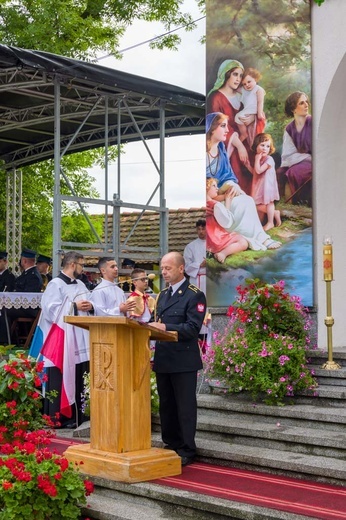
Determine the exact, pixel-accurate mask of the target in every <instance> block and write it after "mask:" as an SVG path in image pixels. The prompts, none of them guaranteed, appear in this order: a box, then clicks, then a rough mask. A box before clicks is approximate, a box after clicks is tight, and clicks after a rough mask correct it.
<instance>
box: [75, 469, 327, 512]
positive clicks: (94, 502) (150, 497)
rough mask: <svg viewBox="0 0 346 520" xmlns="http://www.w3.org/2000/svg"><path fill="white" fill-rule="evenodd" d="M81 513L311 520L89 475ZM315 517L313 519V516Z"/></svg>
mask: <svg viewBox="0 0 346 520" xmlns="http://www.w3.org/2000/svg"><path fill="white" fill-rule="evenodd" d="M93 481H94V482H95V484H96V486H95V492H94V493H93V494H92V495H91V496H90V497H89V499H88V507H84V508H83V514H84V515H86V516H88V517H89V518H92V519H97V520H159V519H161V520H163V519H165V520H185V519H189V518H193V520H222V519H224V520H226V519H227V520H314V518H313V517H311V516H309V517H307V516H305V515H297V514H293V513H287V512H284V511H276V510H275V509H268V508H265V507H259V506H253V505H250V504H244V503H241V502H236V501H231V500H224V499H222V498H215V497H209V496H207V495H202V494H198V493H192V492H187V491H182V490H178V489H175V488H168V487H163V486H159V485H158V484H155V483H151V482H142V483H139V484H124V483H121V482H112V481H105V480H103V479H99V478H93ZM315 520H317V519H315Z"/></svg>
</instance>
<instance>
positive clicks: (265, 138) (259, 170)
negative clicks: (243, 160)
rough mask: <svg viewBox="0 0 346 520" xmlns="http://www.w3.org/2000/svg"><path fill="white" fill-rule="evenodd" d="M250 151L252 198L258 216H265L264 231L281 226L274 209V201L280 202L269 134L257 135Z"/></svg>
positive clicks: (278, 215) (277, 212)
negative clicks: (251, 158) (252, 153)
mask: <svg viewBox="0 0 346 520" xmlns="http://www.w3.org/2000/svg"><path fill="white" fill-rule="evenodd" d="M252 150H253V151H254V152H255V153H256V156H255V163H254V167H253V170H252V174H253V179H252V190H251V196H252V197H253V199H254V201H255V204H256V207H257V211H258V214H259V216H260V215H261V214H263V213H266V214H267V223H266V225H265V226H263V229H264V230H265V231H268V230H269V229H272V228H273V227H274V226H275V225H277V226H280V225H281V218H280V211H279V210H277V209H275V203H274V201H275V200H280V196H279V188H278V182H277V178H276V171H275V163H274V159H273V158H272V157H271V154H272V153H274V152H275V148H274V143H273V139H272V136H271V135H270V134H264V133H263V134H257V135H256V137H255V139H254V142H253V146H252Z"/></svg>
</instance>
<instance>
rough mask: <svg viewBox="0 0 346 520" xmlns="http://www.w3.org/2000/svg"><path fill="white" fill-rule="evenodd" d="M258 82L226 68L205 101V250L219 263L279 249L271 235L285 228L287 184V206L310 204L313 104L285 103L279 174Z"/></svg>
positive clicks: (296, 99)
mask: <svg viewBox="0 0 346 520" xmlns="http://www.w3.org/2000/svg"><path fill="white" fill-rule="evenodd" d="M260 78H261V74H260V72H259V71H258V70H256V69H254V68H247V69H244V67H243V65H242V63H240V62H239V61H237V60H233V59H229V60H224V61H223V62H222V63H221V64H220V66H219V69H218V73H217V78H216V80H215V83H214V86H213V88H212V89H211V90H210V91H209V93H208V96H207V116H206V154H207V155H206V178H207V227H206V229H207V250H208V251H209V252H210V253H211V254H212V255H213V256H214V258H215V259H216V260H217V261H218V262H221V263H224V261H225V259H226V258H227V256H229V255H231V254H233V253H234V252H240V251H244V250H246V249H248V248H250V249H253V250H259V249H262V250H266V249H278V248H279V247H280V246H281V243H280V242H279V241H277V240H273V239H272V238H271V237H270V236H269V234H268V231H269V230H271V229H273V228H274V227H275V226H280V225H281V215H280V211H279V210H278V209H277V208H276V202H277V201H279V200H280V192H281V195H282V194H283V191H285V185H286V184H287V185H288V187H289V196H288V198H287V199H286V200H292V201H293V202H302V201H304V202H307V203H308V204H311V182H310V181H311V179H312V167H311V144H312V143H311V141H312V124H311V123H312V122H311V116H310V115H309V99H308V97H307V95H306V94H305V93H304V92H299V91H297V92H294V93H292V94H290V95H289V96H288V98H287V100H286V103H285V114H286V115H287V117H292V118H293V120H292V122H291V123H289V124H288V125H287V126H286V128H285V129H283V145H282V157H281V165H280V167H279V168H278V169H277V171H276V165H275V162H274V159H273V157H272V154H273V153H274V152H275V145H274V142H273V138H272V136H271V135H270V134H269V133H265V128H266V125H267V120H266V115H265V94H266V93H265V90H264V89H263V87H261V86H260V85H259V84H258V82H259V80H260ZM211 179H212V180H214V181H215V182H214V183H213V182H211ZM227 233H228V235H229V236H228V235H227Z"/></svg>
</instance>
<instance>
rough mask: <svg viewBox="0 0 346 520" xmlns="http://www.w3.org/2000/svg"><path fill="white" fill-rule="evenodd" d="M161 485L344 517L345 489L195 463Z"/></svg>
mask: <svg viewBox="0 0 346 520" xmlns="http://www.w3.org/2000/svg"><path fill="white" fill-rule="evenodd" d="M154 482H155V483H157V484H161V485H163V486H169V487H173V488H178V489H183V490H185V491H191V492H195V493H201V494H203V495H208V496H213V497H219V498H224V499H226V500H232V501H234V502H245V503H247V504H252V505H256V506H262V507H267V508H269V509H276V510H279V511H287V512H290V513H296V514H300V515H305V516H311V517H313V518H318V519H322V520H345V519H346V488H343V487H341V486H331V485H328V484H318V483H315V482H311V481H306V480H296V479H293V478H286V477H281V476H277V475H269V474H267V473H259V472H256V471H247V470H242V469H235V468H224V467H220V466H213V465H211V464H203V463H201V462H198V463H197V462H196V463H195V464H192V465H191V466H186V467H185V468H183V473H182V475H179V476H177V477H167V478H161V479H157V480H155V481H154Z"/></svg>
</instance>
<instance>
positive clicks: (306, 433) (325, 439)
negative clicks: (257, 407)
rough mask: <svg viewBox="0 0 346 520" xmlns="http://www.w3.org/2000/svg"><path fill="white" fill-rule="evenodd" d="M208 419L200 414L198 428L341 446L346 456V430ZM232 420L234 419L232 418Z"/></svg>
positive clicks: (319, 444) (263, 437) (231, 433)
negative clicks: (231, 422)
mask: <svg viewBox="0 0 346 520" xmlns="http://www.w3.org/2000/svg"><path fill="white" fill-rule="evenodd" d="M210 419H211V420H208V418H207V417H206V416H203V414H201V413H199V414H198V420H197V430H199V431H203V432H208V431H209V432H212V433H220V434H223V435H239V436H246V437H255V438H258V437H259V436H260V437H261V439H265V440H275V441H281V442H290V443H292V442H294V443H297V444H309V445H313V446H321V447H329V448H339V449H344V450H345V457H346V431H345V432H344V433H343V432H340V431H339V432H338V431H332V430H323V429H322V428H321V429H318V428H304V427H299V426H291V425H281V424H280V423H279V425H277V424H275V425H274V424H270V423H264V422H263V423H254V422H250V420H249V421H237V423H236V424H229V422H228V421H225V420H222V419H221V418H220V417H214V418H210ZM230 420H232V419H231V418H230Z"/></svg>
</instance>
